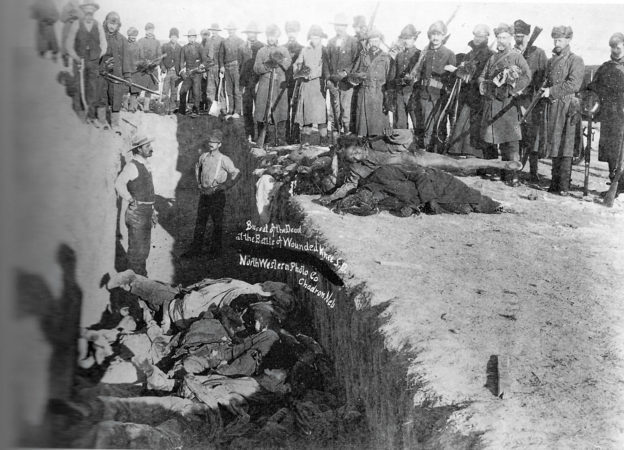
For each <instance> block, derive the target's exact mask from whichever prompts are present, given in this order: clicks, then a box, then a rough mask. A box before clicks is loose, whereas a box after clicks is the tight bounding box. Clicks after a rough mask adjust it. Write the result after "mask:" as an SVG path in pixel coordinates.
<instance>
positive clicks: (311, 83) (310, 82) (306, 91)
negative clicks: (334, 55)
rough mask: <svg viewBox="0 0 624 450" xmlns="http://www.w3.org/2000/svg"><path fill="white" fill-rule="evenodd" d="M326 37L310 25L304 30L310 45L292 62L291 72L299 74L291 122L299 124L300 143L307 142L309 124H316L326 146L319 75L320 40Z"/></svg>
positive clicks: (321, 54)
mask: <svg viewBox="0 0 624 450" xmlns="http://www.w3.org/2000/svg"><path fill="white" fill-rule="evenodd" d="M325 38H327V35H326V34H325V33H324V32H323V30H322V29H321V27H320V26H318V25H312V26H311V27H310V31H308V41H309V42H310V45H309V46H307V47H304V48H303V50H301V53H300V54H299V57H298V58H297V60H296V61H295V63H294V64H293V72H294V73H295V74H299V73H301V92H300V94H299V102H298V103H297V110H296V114H295V122H296V123H298V124H299V125H300V126H301V127H303V130H302V133H301V143H302V144H306V143H308V144H309V143H310V136H311V134H312V125H314V124H317V126H318V132H319V135H320V145H321V146H326V145H329V143H328V140H327V108H326V107H325V97H324V96H323V92H322V90H321V77H322V76H323V46H322V40H323V39H325Z"/></svg>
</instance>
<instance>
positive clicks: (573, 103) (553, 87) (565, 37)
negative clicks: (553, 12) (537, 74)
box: [540, 25, 585, 196]
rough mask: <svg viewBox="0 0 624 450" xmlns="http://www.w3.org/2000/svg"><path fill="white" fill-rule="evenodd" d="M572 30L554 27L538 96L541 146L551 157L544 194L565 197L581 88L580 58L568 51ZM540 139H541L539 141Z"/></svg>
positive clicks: (583, 74) (578, 116) (582, 70)
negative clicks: (541, 114)
mask: <svg viewBox="0 0 624 450" xmlns="http://www.w3.org/2000/svg"><path fill="white" fill-rule="evenodd" d="M572 35H573V32H572V28H571V27H569V26H564V25H561V26H558V27H554V28H553V30H552V33H551V36H552V38H553V40H554V45H555V48H554V49H553V56H552V58H550V59H549V60H548V66H547V68H546V78H547V80H548V81H547V84H546V86H547V87H546V89H544V92H543V94H542V96H543V97H544V98H546V99H548V100H549V101H548V102H547V103H546V104H545V106H544V108H545V112H546V120H545V121H543V122H542V124H541V125H542V127H544V129H543V131H544V133H540V137H541V136H543V135H544V134H545V137H544V139H543V141H542V142H540V144H541V145H545V146H546V153H545V154H546V157H548V158H552V177H551V181H550V187H549V188H548V192H554V193H558V194H559V195H563V196H565V195H568V191H569V190H570V178H571V176H572V157H573V156H574V143H575V140H576V138H577V136H578V131H579V130H578V127H580V122H581V111H580V104H579V100H578V99H577V98H576V93H577V92H578V91H579V90H580V89H581V85H582V84H583V78H584V76H585V64H584V63H583V58H581V57H580V56H577V55H575V54H574V53H572V51H571V50H570V40H571V39H572ZM540 140H541V139H540Z"/></svg>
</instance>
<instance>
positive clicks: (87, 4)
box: [79, 0, 100, 12]
mask: <svg viewBox="0 0 624 450" xmlns="http://www.w3.org/2000/svg"><path fill="white" fill-rule="evenodd" d="M79 8H80V9H82V10H83V11H84V10H85V9H90V10H92V11H93V12H95V11H97V10H98V9H100V5H98V4H97V3H96V2H93V1H90V0H82V1H81V2H80V5H79Z"/></svg>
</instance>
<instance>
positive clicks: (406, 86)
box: [394, 24, 420, 129]
mask: <svg viewBox="0 0 624 450" xmlns="http://www.w3.org/2000/svg"><path fill="white" fill-rule="evenodd" d="M419 34H420V31H416V27H414V25H412V24H409V25H406V26H405V28H403V30H401V34H400V35H399V40H400V41H401V43H402V50H401V51H400V52H399V53H398V54H397V55H396V58H395V64H396V67H395V72H396V79H395V81H394V88H395V98H396V119H395V123H394V127H395V128H404V129H407V128H408V120H407V119H408V117H409V118H410V119H411V120H412V125H413V126H415V125H416V111H415V108H414V103H413V99H412V91H413V85H414V79H413V78H412V77H411V75H410V72H411V71H412V69H413V68H414V66H415V65H416V63H417V62H418V58H419V57H420V50H418V49H417V48H416V45H415V44H416V38H417V37H418V35H419Z"/></svg>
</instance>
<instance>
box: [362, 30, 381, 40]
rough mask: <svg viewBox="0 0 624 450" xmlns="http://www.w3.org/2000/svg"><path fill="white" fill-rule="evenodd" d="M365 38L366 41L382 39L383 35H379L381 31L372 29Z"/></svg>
mask: <svg viewBox="0 0 624 450" xmlns="http://www.w3.org/2000/svg"><path fill="white" fill-rule="evenodd" d="M366 37H367V38H368V39H376V38H378V39H383V34H381V31H379V30H378V29H377V28H373V29H372V30H369V31H368V33H367V34H366Z"/></svg>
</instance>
